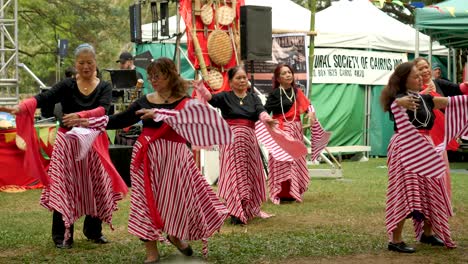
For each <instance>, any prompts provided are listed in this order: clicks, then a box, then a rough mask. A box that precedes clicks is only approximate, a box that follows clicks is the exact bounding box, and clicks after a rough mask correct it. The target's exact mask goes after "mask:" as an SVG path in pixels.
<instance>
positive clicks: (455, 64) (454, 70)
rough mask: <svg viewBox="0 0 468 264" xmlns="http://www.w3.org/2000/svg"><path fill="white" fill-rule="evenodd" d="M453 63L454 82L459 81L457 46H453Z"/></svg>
mask: <svg viewBox="0 0 468 264" xmlns="http://www.w3.org/2000/svg"><path fill="white" fill-rule="evenodd" d="M452 64H453V71H452V82H454V83H457V82H458V81H457V54H456V50H455V48H452Z"/></svg>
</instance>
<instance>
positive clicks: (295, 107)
mask: <svg viewBox="0 0 468 264" xmlns="http://www.w3.org/2000/svg"><path fill="white" fill-rule="evenodd" d="M279 88H280V105H281V113H282V114H283V119H284V121H286V123H288V124H290V123H293V122H294V120H296V113H297V104H296V103H294V117H293V119H292V120H291V121H289V120H288V119H286V116H285V115H284V108H283V96H282V92H284V94H285V95H286V98H288V99H289V101H290V102H292V99H293V98H294V97H295V94H294V88H292V87H291V90H292V93H291V97H289V96H288V94H287V93H286V90H284V88H283V87H281V86H280V87H279Z"/></svg>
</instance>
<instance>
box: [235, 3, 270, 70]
mask: <svg viewBox="0 0 468 264" xmlns="http://www.w3.org/2000/svg"><path fill="white" fill-rule="evenodd" d="M240 31H241V37H240V39H241V59H242V60H253V61H268V60H271V45H272V31H271V7H268V6H241V8H240Z"/></svg>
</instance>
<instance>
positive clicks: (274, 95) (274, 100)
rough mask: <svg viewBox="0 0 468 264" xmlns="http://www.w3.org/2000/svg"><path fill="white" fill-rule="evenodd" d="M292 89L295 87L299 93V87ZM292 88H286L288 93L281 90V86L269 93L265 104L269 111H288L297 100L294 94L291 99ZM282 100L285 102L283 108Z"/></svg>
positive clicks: (295, 90)
mask: <svg viewBox="0 0 468 264" xmlns="http://www.w3.org/2000/svg"><path fill="white" fill-rule="evenodd" d="M292 89H294V93H295V94H297V88H292ZM292 89H289V90H286V93H283V92H281V89H280V88H277V89H274V90H273V92H271V93H270V94H269V95H268V98H267V101H266V104H265V109H266V110H267V112H268V113H273V114H274V115H277V114H281V113H283V111H284V113H287V112H288V111H289V109H291V107H292V106H293V104H294V102H295V101H296V96H294V98H292V100H290V99H289V98H291V96H292V91H293V90H292ZM280 94H281V97H280ZM288 97H289V98H288ZM281 102H282V103H283V108H281Z"/></svg>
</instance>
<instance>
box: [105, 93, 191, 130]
mask: <svg viewBox="0 0 468 264" xmlns="http://www.w3.org/2000/svg"><path fill="white" fill-rule="evenodd" d="M184 98H185V97H184ZM184 98H182V99H180V100H178V101H175V102H173V103H171V104H153V103H151V102H150V101H148V98H147V97H146V95H145V96H142V97H140V98H139V99H138V100H136V101H135V102H133V103H132V104H131V105H130V107H129V108H128V109H127V110H125V111H123V112H120V113H118V114H115V115H111V116H109V122H108V123H107V126H106V129H119V128H124V127H128V126H131V125H133V124H135V123H138V122H139V121H140V120H141V119H140V116H141V115H137V114H136V111H138V110H140V109H152V108H158V109H161V108H164V109H174V108H176V106H177V105H178V104H179V103H180V102H181V101H182V100H183V99H184ZM142 122H143V127H153V128H158V127H160V126H161V125H162V124H163V122H162V121H160V122H155V121H154V120H153V119H144V120H142Z"/></svg>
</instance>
